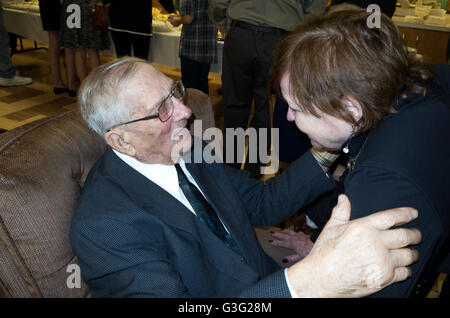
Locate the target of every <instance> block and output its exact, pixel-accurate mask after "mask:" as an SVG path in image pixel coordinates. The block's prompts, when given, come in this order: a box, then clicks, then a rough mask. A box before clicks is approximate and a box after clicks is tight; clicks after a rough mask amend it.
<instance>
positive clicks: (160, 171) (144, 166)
mask: <svg viewBox="0 0 450 318" xmlns="http://www.w3.org/2000/svg"><path fill="white" fill-rule="evenodd" d="M112 150H113V151H114V153H115V154H116V155H117V156H118V157H119V158H120V159H122V160H123V161H124V162H125V163H126V164H128V165H129V166H130V167H132V168H133V169H134V170H136V171H137V172H139V173H140V174H142V175H143V176H144V177H146V178H147V179H149V180H151V181H152V182H154V183H156V184H157V185H158V186H160V187H161V188H163V189H165V190H166V191H167V192H169V193H178V192H179V186H178V176H177V171H176V169H175V166H174V165H162V164H149V163H144V162H141V161H139V160H136V159H135V158H133V157H130V156H127V155H125V154H123V153H120V152H118V151H116V150H114V149H112ZM180 166H182V167H185V163H184V161H183V160H181V161H180Z"/></svg>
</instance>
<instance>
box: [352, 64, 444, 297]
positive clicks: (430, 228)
mask: <svg viewBox="0 0 450 318" xmlns="http://www.w3.org/2000/svg"><path fill="white" fill-rule="evenodd" d="M446 72H448V69H447V71H446ZM447 74H450V73H447ZM437 82H439V81H438V78H436V79H435V81H434V82H433V83H432V84H431V86H430V88H429V91H428V94H427V95H425V96H423V95H417V94H413V93H409V94H408V102H405V101H401V99H399V100H400V103H399V104H398V105H396V103H394V107H396V108H397V109H398V113H395V114H391V115H390V116H389V117H388V118H387V119H385V120H384V121H382V122H381V123H380V124H379V126H378V127H376V128H375V129H373V130H371V131H370V132H368V133H367V134H364V135H361V136H359V137H357V138H354V140H352V141H351V144H350V156H351V157H355V156H357V154H358V153H360V156H359V158H358V160H357V162H356V168H355V169H354V170H353V171H352V172H350V173H348V174H347V175H345V178H344V186H345V193H346V194H347V195H348V196H349V198H350V202H351V205H352V218H359V217H363V216H366V215H368V214H371V213H374V212H377V211H381V210H385V209H389V208H394V207H400V206H412V207H414V208H416V209H417V210H418V211H419V218H418V219H417V220H415V221H414V222H411V223H409V224H407V225H406V227H409V228H418V229H420V230H421V232H422V235H423V240H422V242H421V243H420V244H419V245H418V246H416V248H417V250H418V251H419V253H420V259H419V261H418V262H417V263H415V264H414V265H413V266H412V270H413V277H412V278H409V279H407V280H406V281H404V282H402V283H397V284H394V285H392V286H389V287H388V288H385V289H383V290H382V291H381V292H379V293H377V294H375V295H373V296H374V297H408V296H411V293H412V292H413V289H414V286H415V285H416V283H417V281H418V278H419V276H420V275H421V273H422V272H423V271H424V270H425V268H426V266H427V264H428V265H430V264H431V262H437V263H439V262H441V260H442V257H443V256H445V255H442V253H445V254H446V253H448V250H443V249H442V247H443V246H444V245H445V244H446V243H445V242H446V241H448V232H449V228H450V178H449V176H450V99H449V95H446V94H445V91H444V90H443V89H441V88H440V87H438V86H437V85H435V83H437ZM366 138H367V141H366ZM364 142H366V143H365V145H364ZM439 254H440V255H439ZM437 263H436V264H435V265H438V264H437ZM441 270H444V269H441ZM446 270H448V269H446Z"/></svg>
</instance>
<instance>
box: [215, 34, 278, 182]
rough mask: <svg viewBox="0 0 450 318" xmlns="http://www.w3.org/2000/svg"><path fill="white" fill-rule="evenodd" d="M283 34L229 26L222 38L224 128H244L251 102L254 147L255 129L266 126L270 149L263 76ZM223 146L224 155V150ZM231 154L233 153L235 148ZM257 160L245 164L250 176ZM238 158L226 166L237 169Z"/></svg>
mask: <svg viewBox="0 0 450 318" xmlns="http://www.w3.org/2000/svg"><path fill="white" fill-rule="evenodd" d="M285 36H286V35H284V34H275V33H270V34H268V33H263V32H259V31H254V30H248V29H243V28H239V27H237V26H232V27H231V29H230V31H229V32H228V33H227V37H226V39H225V43H224V49H223V67H222V86H223V105H224V129H226V128H234V129H236V128H243V129H244V130H245V129H246V128H247V125H248V124H249V117H250V112H251V108H252V102H253V103H254V110H255V112H254V114H253V117H252V121H251V122H250V125H249V126H250V127H253V128H256V130H257V136H258V142H257V144H258V146H257V145H253V146H254V147H257V148H259V144H260V140H259V129H260V128H266V129H268V131H267V140H266V142H267V145H268V150H270V144H271V137H270V127H271V123H270V105H269V94H268V89H267V78H268V74H269V70H270V67H271V65H272V62H273V51H274V49H275V48H276V46H277V45H278V44H279V43H280V42H281V41H282V40H283V39H284V37H285ZM225 140H226V131H225ZM224 145H226V143H224ZM226 148H227V147H226ZM226 148H225V149H224V154H226V152H227V149H226ZM239 151H241V152H243V150H239ZM234 153H235V154H236V153H237V149H235V151H234ZM259 153H260V151H259V149H258V154H259ZM261 159H262V158H260V156H258V162H257V163H255V164H252V165H247V164H246V165H245V169H248V170H250V171H251V172H252V174H253V176H258V174H259V167H260V166H261V165H263V163H264V162H263V161H264V160H261ZM264 159H265V158H264ZM241 160H242V159H241V158H237V157H235V159H234V162H235V164H230V165H231V166H233V167H235V168H239V166H240V164H238V163H237V162H238V161H241Z"/></svg>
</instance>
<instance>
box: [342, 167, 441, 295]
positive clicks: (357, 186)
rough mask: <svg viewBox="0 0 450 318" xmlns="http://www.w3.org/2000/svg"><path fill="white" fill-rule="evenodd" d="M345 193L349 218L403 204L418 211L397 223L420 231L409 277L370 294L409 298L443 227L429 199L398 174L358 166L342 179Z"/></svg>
mask: <svg viewBox="0 0 450 318" xmlns="http://www.w3.org/2000/svg"><path fill="white" fill-rule="evenodd" d="M345 192H346V194H347V195H348V197H349V199H350V202H351V207H352V212H351V218H352V219H356V218H360V217H364V216H367V215H370V214H372V213H376V212H379V211H383V210H386V209H391V208H397V207H405V206H408V207H413V208H416V209H417V210H418V211H419V217H418V219H417V220H414V221H413V222H411V223H408V224H406V225H402V226H401V227H406V228H418V229H419V230H420V231H421V232H422V237H423V238H422V242H421V243H420V244H419V245H417V246H415V247H414V248H416V249H417V250H418V252H419V254H420V259H419V260H418V261H417V262H416V263H415V264H413V265H412V267H411V269H412V271H413V276H412V277H411V278H408V279H407V280H405V281H403V282H401V283H396V284H393V285H391V286H389V287H387V288H385V289H383V290H381V291H380V292H378V293H376V294H374V295H372V296H371V297H409V296H410V294H411V293H412V291H413V289H414V287H415V285H416V283H417V280H418V278H419V276H420V273H421V272H422V271H423V269H424V268H425V266H426V264H427V261H428V260H429V259H430V257H431V254H432V252H433V248H434V247H435V245H436V244H437V242H438V240H439V239H440V238H441V237H442V236H443V231H444V229H443V228H442V224H441V223H440V221H439V220H440V219H439V216H438V215H437V212H436V211H435V210H434V208H433V204H432V202H430V200H429V199H428V197H427V196H426V195H425V194H424V193H423V191H421V190H420V189H419V188H418V187H417V186H415V185H414V184H413V183H412V182H411V181H409V180H408V179H406V178H404V177H403V176H402V175H400V174H399V173H394V172H391V171H385V170H383V169H381V168H376V167H359V169H357V170H355V171H354V172H352V173H351V174H349V175H348V177H347V178H346V180H345Z"/></svg>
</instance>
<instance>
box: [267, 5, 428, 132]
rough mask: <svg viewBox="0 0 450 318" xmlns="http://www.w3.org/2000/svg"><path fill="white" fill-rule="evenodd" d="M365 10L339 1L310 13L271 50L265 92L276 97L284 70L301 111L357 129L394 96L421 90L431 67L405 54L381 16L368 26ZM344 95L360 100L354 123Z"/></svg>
mask: <svg viewBox="0 0 450 318" xmlns="http://www.w3.org/2000/svg"><path fill="white" fill-rule="evenodd" d="M370 14H371V13H370V12H367V11H366V10H364V9H361V8H359V7H356V6H352V5H348V4H344V5H339V6H336V9H334V10H330V11H329V12H327V13H324V14H321V15H315V16H314V15H313V16H310V17H309V18H308V19H307V20H306V22H305V23H304V24H302V25H300V26H298V27H297V28H296V29H295V30H294V31H293V32H292V33H291V34H290V35H289V36H288V37H286V39H285V40H284V41H283V42H282V43H281V44H280V45H279V47H278V48H277V50H276V51H275V59H274V64H273V66H272V69H271V72H270V75H269V89H270V91H271V92H272V93H274V94H277V95H280V96H281V94H280V80H281V78H282V76H283V75H284V74H285V73H286V72H289V73H290V77H289V82H290V91H291V92H294V93H293V94H292V95H293V96H292V97H293V99H294V100H295V102H296V103H297V105H298V107H299V108H300V110H301V111H303V112H306V113H309V114H313V115H315V116H317V117H319V115H318V112H317V111H316V109H319V110H320V111H321V112H323V113H326V114H328V115H331V116H334V117H337V118H341V119H343V120H345V121H347V122H349V123H351V124H352V125H354V126H355V127H356V129H357V131H356V132H357V133H361V132H363V131H366V130H369V129H371V128H373V127H375V126H376V125H377V124H378V123H379V122H380V121H381V120H383V119H384V118H385V117H386V116H387V115H388V114H389V113H390V112H391V111H393V108H392V106H391V105H392V102H393V100H394V98H395V97H396V96H399V95H404V96H406V95H405V93H406V91H407V90H412V91H413V92H416V93H423V94H425V92H426V84H427V82H428V81H429V80H430V78H431V77H432V72H431V70H430V69H429V68H428V67H427V66H425V65H424V64H423V63H421V62H420V61H418V60H417V59H414V58H411V57H409V56H408V52H407V50H406V48H405V47H404V46H403V42H402V39H401V37H400V34H399V32H398V30H397V28H396V26H395V25H394V23H393V22H392V21H391V19H390V18H388V17H387V16H386V15H384V14H381V17H380V22H381V23H380V27H379V28H376V27H375V28H369V27H368V25H367V21H368V18H369V16H370ZM349 96H350V97H353V98H355V99H356V100H358V102H359V103H360V104H361V107H362V112H363V113H362V117H361V119H360V120H359V121H358V122H356V121H355V119H354V118H353V116H352V114H351V113H350V111H349V110H348V109H347V107H346V106H345V103H344V102H343V99H344V98H345V97H349Z"/></svg>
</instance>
